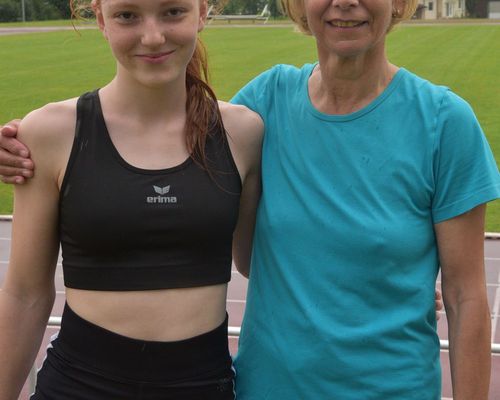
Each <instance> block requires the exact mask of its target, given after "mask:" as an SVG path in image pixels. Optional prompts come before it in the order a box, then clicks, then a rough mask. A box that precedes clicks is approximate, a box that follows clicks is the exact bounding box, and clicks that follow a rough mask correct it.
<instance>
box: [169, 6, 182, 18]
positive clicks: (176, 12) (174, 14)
mask: <svg viewBox="0 0 500 400" xmlns="http://www.w3.org/2000/svg"><path fill="white" fill-rule="evenodd" d="M185 12H186V11H185V10H184V9H182V8H169V9H168V10H166V11H165V16H166V17H170V18H178V17H180V16H182V15H184V13H185Z"/></svg>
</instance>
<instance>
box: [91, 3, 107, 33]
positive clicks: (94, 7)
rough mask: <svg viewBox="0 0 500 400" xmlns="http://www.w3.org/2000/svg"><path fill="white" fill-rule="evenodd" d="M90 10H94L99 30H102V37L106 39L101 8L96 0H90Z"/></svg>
mask: <svg viewBox="0 0 500 400" xmlns="http://www.w3.org/2000/svg"><path fill="white" fill-rule="evenodd" d="M92 10H93V11H94V14H95V19H96V22H97V26H98V27H99V30H100V31H101V32H102V34H103V36H104V38H105V39H106V40H108V35H107V34H106V25H105V23H104V16H103V15H102V8H101V6H100V4H98V2H97V1H96V0H92Z"/></svg>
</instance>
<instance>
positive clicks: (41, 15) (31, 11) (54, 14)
mask: <svg viewBox="0 0 500 400" xmlns="http://www.w3.org/2000/svg"><path fill="white" fill-rule="evenodd" d="M25 4H26V20H27V21H43V20H47V19H60V18H61V15H60V13H59V11H58V10H57V8H55V7H54V6H53V5H52V4H50V2H49V1H48V0H26V2H25Z"/></svg>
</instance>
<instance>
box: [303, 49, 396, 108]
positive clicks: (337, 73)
mask: <svg viewBox="0 0 500 400" xmlns="http://www.w3.org/2000/svg"><path fill="white" fill-rule="evenodd" d="M318 54H319V66H318V67H317V68H316V69H315V70H314V71H313V74H312V75H311V77H310V79H309V95H310V97H311V101H312V102H313V104H314V106H315V107H316V108H317V109H318V110H320V111H322V112H324V113H327V114H349V113H352V112H355V111H358V110H360V109H361V108H363V107H365V106H366V105H368V104H369V103H370V102H371V101H373V100H374V99H375V98H376V97H377V96H378V95H379V94H381V93H382V92H383V91H384V89H385V88H386V87H387V86H388V85H389V83H390V82H391V80H392V77H393V76H394V74H395V73H396V72H397V70H398V68H397V67H396V66H394V65H392V64H390V63H389V62H388V60H387V58H386V56H385V51H383V49H381V50H380V49H379V51H377V52H367V53H364V54H362V55H357V56H353V57H339V56H338V55H335V54H324V53H323V52H321V51H318Z"/></svg>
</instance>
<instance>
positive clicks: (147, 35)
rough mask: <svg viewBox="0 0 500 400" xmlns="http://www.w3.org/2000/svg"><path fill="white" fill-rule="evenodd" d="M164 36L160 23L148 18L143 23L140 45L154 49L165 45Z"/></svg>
mask: <svg viewBox="0 0 500 400" xmlns="http://www.w3.org/2000/svg"><path fill="white" fill-rule="evenodd" d="M165 40H166V39H165V34H164V31H163V28H162V24H161V22H160V21H157V20H156V18H148V19H146V21H145V23H144V28H143V32H142V38H141V43H142V44H143V45H144V46H148V47H155V46H159V45H162V44H163V43H165Z"/></svg>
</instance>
